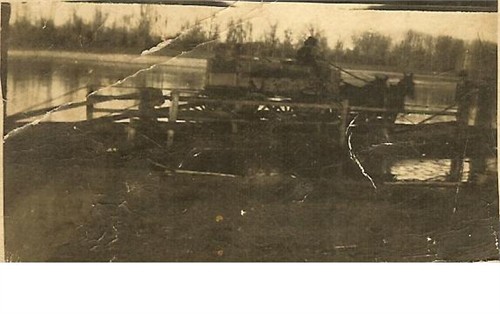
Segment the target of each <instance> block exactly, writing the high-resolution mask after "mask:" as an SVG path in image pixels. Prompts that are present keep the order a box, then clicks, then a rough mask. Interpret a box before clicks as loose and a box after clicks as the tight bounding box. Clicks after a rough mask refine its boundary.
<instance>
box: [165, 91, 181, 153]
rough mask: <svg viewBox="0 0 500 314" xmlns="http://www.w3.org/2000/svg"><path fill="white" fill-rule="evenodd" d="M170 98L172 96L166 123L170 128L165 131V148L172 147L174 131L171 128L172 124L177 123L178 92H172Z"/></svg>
mask: <svg viewBox="0 0 500 314" xmlns="http://www.w3.org/2000/svg"><path fill="white" fill-rule="evenodd" d="M170 96H172V98H171V100H172V103H171V104H170V109H169V115H168V122H169V125H170V126H171V127H170V128H169V129H168V131H167V147H172V145H173V144H174V134H175V131H174V130H173V128H172V126H173V124H172V123H175V122H176V121H177V113H178V111H179V92H178V91H176V90H173V91H172V92H171V93H170Z"/></svg>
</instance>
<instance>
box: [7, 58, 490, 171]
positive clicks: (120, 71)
mask: <svg viewBox="0 0 500 314" xmlns="http://www.w3.org/2000/svg"><path fill="white" fill-rule="evenodd" d="M144 69H147V70H144ZM205 69H206V61H205V60H200V59H191V58H183V59H175V60H169V59H167V58H166V57H165V58H161V57H152V58H134V57H132V56H127V55H97V54H96V55H92V54H87V55H83V54H71V53H56V54H52V53H29V52H19V51H18V52H15V51H14V52H12V53H11V54H10V55H9V71H8V98H9V102H8V106H7V115H8V116H9V115H12V114H17V113H20V112H25V111H29V110H33V109H41V108H50V107H54V106H60V105H64V104H67V103H70V102H76V101H82V100H84V99H85V95H86V94H87V92H88V90H87V87H88V86H90V85H95V86H100V87H101V88H103V90H102V94H108V95H109V94H114V95H118V94H123V93H128V92H132V91H135V90H136V88H139V87H144V86H148V87H155V88H162V89H171V88H187V89H200V88H202V87H203V86H204V80H205ZM353 72H355V73H356V74H357V75H361V76H365V77H367V78H369V77H371V76H373V75H374V74H375V72H373V71H359V70H357V71H353ZM385 74H387V75H388V76H389V78H390V81H391V82H396V81H397V80H398V78H400V77H401V76H402V74H400V73H392V72H385ZM124 78H127V79H125V80H123V79H124ZM455 86H456V80H454V79H453V78H449V77H431V76H423V75H417V76H416V98H415V99H413V100H407V108H412V109H444V108H446V107H449V106H451V105H453V102H454V90H455ZM136 105H137V103H136V102H135V101H114V102H107V103H106V104H105V107H107V108H130V107H132V106H136ZM104 114H105V113H101V114H100V115H104ZM95 116H99V114H96V115H95ZM427 117H428V116H426V115H417V114H413V115H412V114H406V115H401V116H399V117H398V120H397V122H398V123H405V124H413V123H418V122H419V121H422V120H423V119H425V118H427ZM84 119H85V108H77V109H71V110H66V111H60V112H55V113H53V114H51V115H48V116H46V117H44V118H43V120H44V121H53V122H56V121H78V120H84ZM453 120H454V117H453V116H437V117H435V118H434V119H432V120H431V121H429V123H432V122H444V121H453ZM488 164H489V165H490V170H491V171H496V161H495V160H491V161H489V163H488ZM449 165H450V160H443V159H440V160H433V159H425V158H424V159H415V160H398V161H395V162H394V164H393V166H392V167H391V172H392V173H393V174H394V175H395V176H396V178H397V179H401V180H433V179H436V178H437V180H441V179H439V178H444V177H445V176H446V173H447V172H448V171H449V167H450V166H449ZM468 168H469V167H468V165H467V164H466V165H465V167H464V170H465V171H464V176H463V178H462V179H463V180H467V177H468Z"/></svg>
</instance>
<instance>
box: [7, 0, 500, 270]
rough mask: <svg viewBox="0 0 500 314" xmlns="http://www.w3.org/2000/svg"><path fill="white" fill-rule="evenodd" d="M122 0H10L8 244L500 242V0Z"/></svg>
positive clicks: (143, 257)
mask: <svg viewBox="0 0 500 314" xmlns="http://www.w3.org/2000/svg"><path fill="white" fill-rule="evenodd" d="M126 2H127V1H113V2H112V3H110V2H102V3H101V2H92V1H91V2H47V1H42V2H27V3H22V2H2V6H1V7H2V11H1V13H2V16H1V17H2V33H1V49H2V59H1V74H2V75H1V77H2V99H3V110H4V124H3V125H4V144H3V159H4V168H3V169H4V171H3V172H4V179H3V182H4V210H3V217H4V222H3V226H4V238H5V241H4V242H5V254H4V255H5V260H6V261H8V262H32V261H40V262H55V261H61V262H62V261H71V262H86V261H91V262H140V261H144V262H152V261H159V262H175V261H178V262H218V261H220V262H284V261H286V262H300V261H309V262H318V261H324V262H351V261H352V262H385V261H397V262H433V261H461V262H470V261H487V260H498V259H499V246H498V232H499V210H498V183H497V182H498V180H497V176H498V168H497V68H498V65H497V49H498V48H497V46H498V44H497V18H498V15H497V6H496V3H495V4H494V5H491V3H488V2H486V3H482V4H477V5H469V6H467V5H463V3H465V2H467V1H457V5H456V6H454V5H453V1H447V3H446V4H442V3H439V4H436V5H433V4H429V3H427V4H424V3H423V2H421V1H405V2H404V4H400V5H399V4H398V3H397V2H391V3H389V4H388V3H387V2H381V3H378V4H377V3H369V4H362V3H354V2H350V3H310V2H307V3H306V2H293V3H292V2H279V1H275V2H244V1H198V2H185V3H175V4H173V3H172V2H171V1H164V2H162V1H157V2H156V3H155V4H147V3H139V2H140V1H138V3H126ZM458 2H461V3H462V4H459V3H458ZM469 2H470V1H469ZM412 3H413V5H414V6H412ZM0 217H1V215H0ZM0 230H1V229H0Z"/></svg>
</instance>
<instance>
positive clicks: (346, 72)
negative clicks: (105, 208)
mask: <svg viewBox="0 0 500 314" xmlns="http://www.w3.org/2000/svg"><path fill="white" fill-rule="evenodd" d="M329 64H330V65H331V66H332V67H334V68H336V69H337V70H339V71H341V72H344V73H345V74H348V75H350V76H352V77H354V78H355V79H358V80H360V81H363V82H365V83H371V82H370V81H369V80H366V79H364V78H362V77H359V76H357V75H356V74H353V73H351V72H349V71H347V70H345V69H343V68H341V67H339V66H338V65H335V64H333V63H331V62H329Z"/></svg>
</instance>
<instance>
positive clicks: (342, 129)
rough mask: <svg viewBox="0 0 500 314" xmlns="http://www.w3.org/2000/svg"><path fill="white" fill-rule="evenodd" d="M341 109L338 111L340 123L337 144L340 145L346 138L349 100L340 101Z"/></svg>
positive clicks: (343, 143)
mask: <svg viewBox="0 0 500 314" xmlns="http://www.w3.org/2000/svg"><path fill="white" fill-rule="evenodd" d="M341 105H342V109H341V113H340V123H339V145H340V147H342V146H344V145H345V140H346V128H347V120H348V119H349V101H348V100H343V101H342V104H341Z"/></svg>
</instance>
